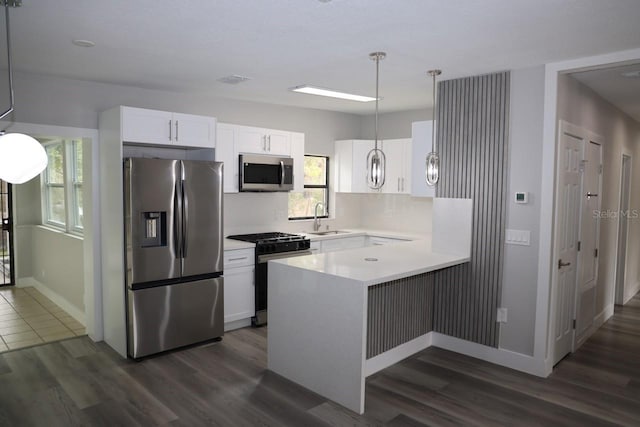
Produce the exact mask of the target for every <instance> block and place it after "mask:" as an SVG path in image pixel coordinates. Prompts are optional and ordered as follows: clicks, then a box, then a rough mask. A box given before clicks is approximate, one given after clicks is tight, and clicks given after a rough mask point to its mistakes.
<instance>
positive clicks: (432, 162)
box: [424, 70, 442, 187]
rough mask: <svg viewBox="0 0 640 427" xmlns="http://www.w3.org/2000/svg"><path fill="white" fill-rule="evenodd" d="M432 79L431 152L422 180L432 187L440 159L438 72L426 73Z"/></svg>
mask: <svg viewBox="0 0 640 427" xmlns="http://www.w3.org/2000/svg"><path fill="white" fill-rule="evenodd" d="M427 74H429V75H430V76H431V77H432V78H433V93H432V96H433V107H432V109H431V152H430V153H429V154H427V158H426V160H425V171H424V178H425V181H426V183H427V185H428V186H430V187H433V186H434V185H436V184H437V183H438V179H440V157H439V156H438V153H437V152H436V77H437V76H439V75H440V74H442V71H440V70H429V71H427Z"/></svg>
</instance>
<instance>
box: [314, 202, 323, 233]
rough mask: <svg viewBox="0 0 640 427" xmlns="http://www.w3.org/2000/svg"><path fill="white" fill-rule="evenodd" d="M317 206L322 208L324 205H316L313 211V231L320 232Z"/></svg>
mask: <svg viewBox="0 0 640 427" xmlns="http://www.w3.org/2000/svg"><path fill="white" fill-rule="evenodd" d="M318 206H322V207H324V203H322V202H318V203H316V207H315V209H314V210H313V231H318V230H320V218H318Z"/></svg>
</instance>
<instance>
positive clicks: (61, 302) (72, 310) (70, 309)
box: [16, 277, 87, 326]
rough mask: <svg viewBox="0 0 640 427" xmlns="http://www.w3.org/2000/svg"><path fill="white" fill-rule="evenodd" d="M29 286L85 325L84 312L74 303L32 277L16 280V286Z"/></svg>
mask: <svg viewBox="0 0 640 427" xmlns="http://www.w3.org/2000/svg"><path fill="white" fill-rule="evenodd" d="M30 286H31V287H34V288H36V289H37V290H38V291H39V292H40V293H41V294H42V295H44V296H45V297H47V298H49V299H50V300H51V301H53V302H54V303H55V304H56V305H57V306H58V307H60V308H61V309H63V310H64V311H66V312H67V313H69V315H70V316H71V317H73V318H74V319H76V320H77V321H78V322H80V323H82V325H83V326H86V324H87V323H86V318H85V314H84V312H83V311H82V310H80V309H78V308H77V307H76V306H75V305H73V304H71V303H70V302H69V301H67V300H66V299H65V298H63V297H61V296H60V295H59V294H57V293H56V292H55V291H52V290H51V289H49V288H48V287H46V286H45V285H43V284H42V283H40V282H39V281H37V280H36V279H34V278H33V277H23V278H21V279H18V280H17V283H16V287H17V288H27V287H30Z"/></svg>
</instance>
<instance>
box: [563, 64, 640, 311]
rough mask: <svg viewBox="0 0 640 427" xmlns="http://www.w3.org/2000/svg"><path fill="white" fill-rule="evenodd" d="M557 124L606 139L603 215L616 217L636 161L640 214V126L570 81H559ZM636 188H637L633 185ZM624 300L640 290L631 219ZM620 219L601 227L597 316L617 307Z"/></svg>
mask: <svg viewBox="0 0 640 427" xmlns="http://www.w3.org/2000/svg"><path fill="white" fill-rule="evenodd" d="M558 119H562V120H565V121H567V122H569V123H572V124H574V125H577V126H580V127H583V128H585V129H587V130H590V131H592V132H595V133H597V134H598V135H600V136H602V137H603V138H604V144H603V147H602V151H603V165H604V168H603V176H602V193H603V194H602V210H605V211H611V212H617V211H618V209H619V206H620V205H619V203H620V170H621V166H622V154H623V152H624V153H629V154H631V156H632V177H631V204H630V208H631V210H632V211H633V210H636V211H640V186H638V185H637V183H640V123H638V122H636V121H635V120H633V119H632V118H631V117H629V116H627V115H626V114H625V113H623V112H622V111H620V110H619V109H617V108H616V107H614V106H613V105H612V104H610V103H609V102H608V101H606V100H605V99H603V98H602V97H600V96H599V95H598V94H596V93H595V92H594V91H593V90H591V89H590V88H588V87H587V86H585V85H584V84H582V83H580V82H579V81H577V80H576V79H574V78H572V77H570V76H569V75H560V76H559V77H558ZM634 183H636V185H634ZM628 224H629V240H628V248H627V264H626V266H627V271H626V280H625V300H626V299H628V298H630V297H632V296H633V295H634V294H635V293H636V292H638V290H640V218H630V219H629V222H628ZM617 232H618V219H617V217H615V216H614V217H611V218H603V219H602V220H601V222H600V248H599V265H598V267H599V273H598V274H599V277H598V285H597V293H596V313H597V314H598V313H601V312H602V311H603V310H605V309H606V308H607V307H609V306H611V305H612V304H613V296H614V293H613V292H614V289H613V288H614V286H615V274H616V272H615V268H616V254H617Z"/></svg>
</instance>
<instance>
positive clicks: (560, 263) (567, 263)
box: [558, 259, 571, 270]
mask: <svg viewBox="0 0 640 427" xmlns="http://www.w3.org/2000/svg"><path fill="white" fill-rule="evenodd" d="M568 265H571V263H570V262H562V260H561V259H559V260H558V270H560V269H561V268H562V267H566V266H568Z"/></svg>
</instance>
